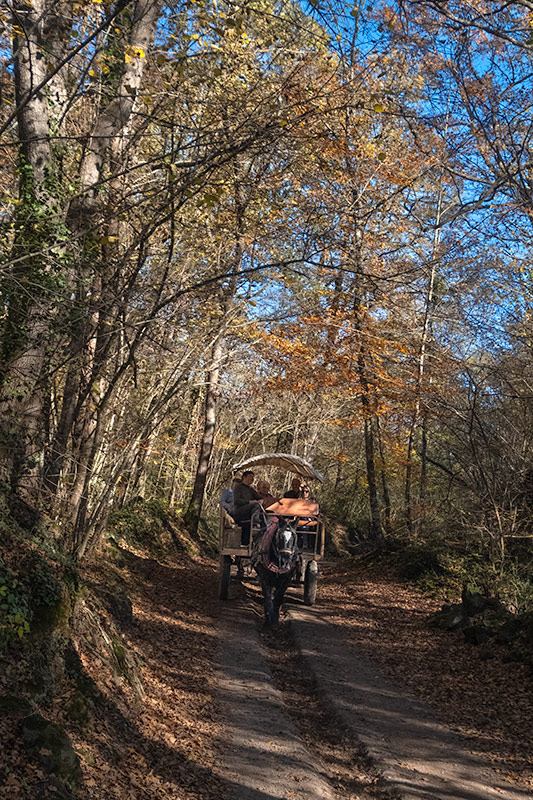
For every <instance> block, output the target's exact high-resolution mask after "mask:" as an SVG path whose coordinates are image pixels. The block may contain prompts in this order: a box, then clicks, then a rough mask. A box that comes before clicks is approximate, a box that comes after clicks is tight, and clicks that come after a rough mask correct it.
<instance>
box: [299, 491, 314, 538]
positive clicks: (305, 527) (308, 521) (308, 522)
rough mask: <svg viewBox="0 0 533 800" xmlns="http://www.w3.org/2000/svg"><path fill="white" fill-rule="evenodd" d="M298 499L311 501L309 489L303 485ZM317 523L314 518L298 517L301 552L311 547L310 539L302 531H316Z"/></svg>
mask: <svg viewBox="0 0 533 800" xmlns="http://www.w3.org/2000/svg"><path fill="white" fill-rule="evenodd" d="M298 497H299V498H300V499H301V500H311V501H312V500H313V498H312V497H311V489H310V488H309V486H306V485H305V484H304V483H303V484H302V485H301V486H300V492H299V495H298ZM316 527H317V522H316V519H315V518H314V517H300V519H299V521H298V546H299V547H301V548H302V549H303V550H309V549H310V548H311V546H312V542H311V537H310V536H308V534H307V533H304V531H316Z"/></svg>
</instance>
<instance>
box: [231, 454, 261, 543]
mask: <svg viewBox="0 0 533 800" xmlns="http://www.w3.org/2000/svg"><path fill="white" fill-rule="evenodd" d="M253 482H254V473H253V472H252V471H251V470H249V469H248V470H245V472H243V473H242V480H241V481H240V482H239V483H237V482H235V483H234V484H233V518H234V519H235V521H236V522H237V523H238V524H239V525H240V527H241V531H242V535H241V544H243V545H247V544H248V543H249V542H250V518H251V516H252V511H253V509H254V506H255V505H257V504H258V503H259V502H260V501H261V495H260V494H259V492H257V491H256V490H255V489H254V488H253V486H252V483H253Z"/></svg>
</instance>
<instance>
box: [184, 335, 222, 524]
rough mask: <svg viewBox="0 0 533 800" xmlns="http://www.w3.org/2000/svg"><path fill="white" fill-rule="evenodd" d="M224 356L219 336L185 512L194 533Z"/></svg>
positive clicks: (199, 511) (213, 355)
mask: <svg viewBox="0 0 533 800" xmlns="http://www.w3.org/2000/svg"><path fill="white" fill-rule="evenodd" d="M221 357H222V339H221V336H220V335H219V336H217V338H216V339H215V341H214V343H213V346H212V348H211V355H210V361H211V366H210V368H209V372H208V375H207V387H206V393H205V412H204V430H203V433H202V441H201V444H200V455H199V458H198V467H197V469H196V477H195V479H194V487H193V490H192V496H191V499H190V501H189V506H188V508H187V511H186V512H185V516H184V521H185V524H186V525H187V527H188V528H189V530H190V531H191V533H192V534H193V535H196V533H197V531H198V524H199V522H200V515H201V513H202V505H203V501H204V491H205V484H206V481H207V470H208V469H209V460H210V458H211V452H212V450H213V441H214V438H215V426H216V397H217V390H218V382H219V376H220V360H221Z"/></svg>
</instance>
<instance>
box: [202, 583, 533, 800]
mask: <svg viewBox="0 0 533 800" xmlns="http://www.w3.org/2000/svg"><path fill="white" fill-rule="evenodd" d="M292 594H293V596H292V598H290V599H289V603H288V604H287V606H286V607H287V608H288V612H287V615H286V617H285V619H284V622H283V624H282V626H281V630H280V632H279V633H277V634H265V633H264V632H263V631H262V628H261V618H260V604H259V597H258V592H257V589H256V588H254V587H253V585H252V584H249V585H248V587H247V591H246V592H243V591H240V590H236V591H234V593H233V599H232V600H230V601H229V602H228V603H227V605H226V606H225V608H224V610H223V612H222V620H221V622H222V646H221V650H220V653H219V661H218V678H219V685H220V691H221V699H222V703H223V708H224V719H225V734H224V736H223V738H222V740H223V742H224V744H223V745H221V747H220V748H219V752H218V757H217V764H216V771H217V773H218V774H219V776H220V777H221V779H222V781H223V785H224V786H225V787H226V794H225V797H224V799H223V800H282V798H283V800H363V799H366V798H368V799H370V798H374V800H387V799H388V798H404V800H492V799H493V798H499V800H526V799H527V798H532V797H533V795H532V793H531V791H530V790H529V789H527V788H526V787H520V786H517V785H513V784H510V783H509V782H508V781H506V780H505V777H504V776H502V774H501V773H498V772H496V771H495V770H493V769H492V768H491V766H490V764H489V763H488V761H487V760H486V759H484V758H483V757H482V756H480V754H479V753H474V752H472V750H471V748H470V747H469V744H468V742H467V741H465V740H463V739H462V738H461V737H460V736H458V735H457V734H456V733H454V732H452V731H451V730H449V729H448V728H446V727H445V726H444V725H443V724H442V723H440V722H438V721H437V720H436V719H435V717H434V715H433V713H432V711H431V710H430V708H429V706H428V705H426V704H425V703H424V702H423V701H421V700H418V699H416V698H415V697H414V696H413V695H411V694H410V693H409V692H408V691H407V690H406V689H404V688H400V687H399V686H397V685H395V684H394V683H393V682H391V681H390V680H388V679H386V678H385V677H384V676H383V674H382V672H381V670H380V668H379V667H378V665H377V664H376V663H374V662H373V661H371V660H370V659H369V658H368V656H366V655H363V653H362V652H361V651H360V650H359V649H358V648H357V647H356V646H354V645H353V644H350V643H349V642H347V639H346V635H345V631H344V630H343V629H342V627H341V626H339V625H336V624H335V621H334V618H333V614H334V611H335V609H334V608H331V607H330V608H328V607H327V605H318V606H316V607H314V608H313V609H307V608H306V607H305V606H303V605H302V604H301V600H300V599H299V597H298V595H297V594H295V593H292Z"/></svg>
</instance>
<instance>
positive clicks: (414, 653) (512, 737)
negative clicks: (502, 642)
mask: <svg viewBox="0 0 533 800" xmlns="http://www.w3.org/2000/svg"><path fill="white" fill-rule="evenodd" d="M320 595H321V602H322V603H323V604H325V605H327V607H328V611H329V613H330V616H331V619H332V620H333V621H334V622H335V623H337V624H338V625H341V626H342V627H343V628H344V629H345V630H346V635H347V637H348V638H349V639H350V640H351V641H353V642H356V643H357V645H358V646H359V647H361V648H362V649H363V650H364V651H365V652H366V653H367V654H368V655H369V656H370V657H371V658H373V659H375V660H376V661H377V662H378V663H379V665H380V667H381V668H382V670H383V672H384V673H385V674H386V675H388V676H389V677H390V678H391V679H393V680H395V681H397V682H398V683H401V684H403V685H404V686H406V687H408V688H409V689H411V690H412V691H413V693H415V694H417V695H418V696H420V697H422V698H424V700H426V701H427V702H428V703H430V704H431V705H432V706H433V707H434V709H435V710H436V712H437V715H438V716H439V717H440V718H441V720H443V721H444V722H446V723H447V724H448V725H449V726H450V727H452V728H453V729H455V730H456V731H458V732H459V733H460V734H462V735H463V736H465V737H466V738H467V739H468V742H469V746H470V748H471V750H472V751H473V752H480V753H484V754H485V757H488V758H489V760H490V761H491V762H492V763H493V766H494V767H495V768H496V769H498V770H499V771H500V772H502V774H503V775H504V776H505V777H506V778H507V779H509V780H511V781H514V782H517V783H519V784H520V785H522V786H526V787H528V788H533V766H532V764H533V744H532V743H533V711H532V703H531V697H532V688H533V686H532V676H531V669H530V668H529V667H527V666H526V665H524V664H518V663H513V662H506V661H505V660H504V659H505V656H506V654H507V650H506V648H505V647H504V646H498V645H491V648H490V650H488V649H483V648H480V647H476V646H474V645H471V644H468V643H467V642H465V640H464V638H463V636H462V635H461V633H460V632H455V633H454V632H449V631H441V630H436V629H434V628H431V627H430V626H429V625H428V617H429V615H430V614H431V613H433V612H434V611H436V610H437V609H438V608H440V606H441V603H440V602H439V601H437V600H433V599H431V598H428V597H427V596H423V595H421V594H419V593H418V592H417V591H416V590H415V589H414V588H413V587H411V586H409V585H407V584H402V583H400V582H399V581H398V580H397V579H396V578H395V575H394V573H393V571H391V570H388V569H384V568H383V566H382V565H379V564H374V565H368V564H366V565H365V564H364V563H363V562H360V561H359V562H357V563H356V564H355V565H350V566H348V567H344V568H341V567H340V566H339V564H338V563H337V564H336V565H335V566H330V567H326V568H324V570H323V575H322V582H321V586H320Z"/></svg>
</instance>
